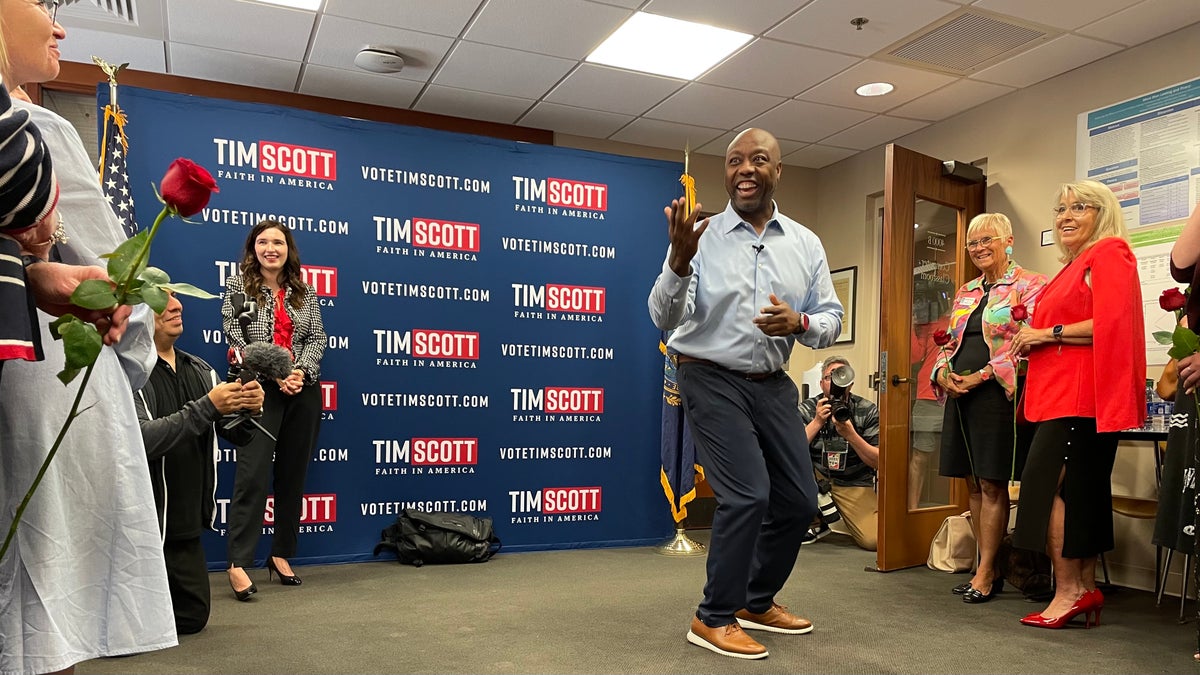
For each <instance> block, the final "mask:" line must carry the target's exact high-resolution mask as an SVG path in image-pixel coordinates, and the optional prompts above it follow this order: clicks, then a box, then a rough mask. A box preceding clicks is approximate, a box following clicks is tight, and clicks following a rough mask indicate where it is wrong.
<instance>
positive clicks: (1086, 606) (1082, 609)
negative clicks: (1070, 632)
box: [1021, 591, 1104, 628]
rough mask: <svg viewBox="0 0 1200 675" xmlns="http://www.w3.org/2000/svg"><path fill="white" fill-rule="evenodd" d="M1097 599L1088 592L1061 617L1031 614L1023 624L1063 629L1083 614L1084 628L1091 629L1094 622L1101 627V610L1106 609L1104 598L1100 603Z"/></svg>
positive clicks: (1102, 597)
mask: <svg viewBox="0 0 1200 675" xmlns="http://www.w3.org/2000/svg"><path fill="white" fill-rule="evenodd" d="M1096 597H1097V596H1096V595H1095V594H1094V593H1093V592H1092V591H1086V592H1084V594H1083V595H1081V596H1079V598H1078V599H1077V600H1075V602H1074V604H1072V605H1071V607H1070V608H1069V609H1068V610H1067V611H1066V612H1065V613H1064V614H1063V615H1062V616H1060V617H1057V618H1054V619H1050V618H1047V617H1045V616H1042V614H1041V613H1040V612H1039V613H1036V614H1030V615H1029V616H1027V617H1025V618H1024V619H1021V623H1023V624H1025V625H1026V626H1033V627H1034V628H1062V627H1063V626H1066V625H1067V623H1068V622H1069V621H1070V620H1071V619H1074V618H1075V617H1077V616H1079V615H1080V614H1082V615H1083V627H1084V628H1091V627H1092V621H1093V620H1094V621H1095V623H1096V625H1097V626H1099V625H1100V610H1102V609H1104V596H1103V595H1100V596H1099V598H1100V599H1099V601H1097V599H1096ZM1093 617H1094V619H1093Z"/></svg>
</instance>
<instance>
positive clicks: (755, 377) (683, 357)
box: [675, 354, 782, 382]
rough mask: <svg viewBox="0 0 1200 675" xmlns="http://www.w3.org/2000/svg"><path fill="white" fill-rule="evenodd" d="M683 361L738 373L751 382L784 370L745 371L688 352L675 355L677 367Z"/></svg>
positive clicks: (759, 380)
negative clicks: (699, 357)
mask: <svg viewBox="0 0 1200 675" xmlns="http://www.w3.org/2000/svg"><path fill="white" fill-rule="evenodd" d="M682 363H698V364H700V365H702V366H708V367H710V368H716V369H717V370H723V371H725V372H727V373H732V374H734V375H737V376H738V377H740V378H742V379H743V380H750V381H751V382H761V381H763V380H765V379H767V378H768V377H772V376H774V375H776V374H778V373H780V372H782V371H779V370H772V371H770V372H767V373H743V372H742V371H740V370H733V369H730V368H726V367H725V366H723V365H721V364H719V363H714V362H712V361H709V360H708V359H698V358H696V357H694V356H688V355H687V354H676V355H675V364H676V367H678V365H679V364H682Z"/></svg>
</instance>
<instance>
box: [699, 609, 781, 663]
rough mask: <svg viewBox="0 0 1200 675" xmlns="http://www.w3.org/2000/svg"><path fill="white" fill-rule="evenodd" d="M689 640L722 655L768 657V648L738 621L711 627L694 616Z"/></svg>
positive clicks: (753, 657)
mask: <svg viewBox="0 0 1200 675" xmlns="http://www.w3.org/2000/svg"><path fill="white" fill-rule="evenodd" d="M687 641H688V642H690V643H692V644H694V645H697V646H700V647H704V648H705V649H707V650H709V651H713V652H716V653H718V654H720V655H721V656H732V657H733V658H735V659H763V658H766V657H767V648H766V647H764V646H762V645H761V644H759V643H758V642H757V641H755V639H754V638H752V637H750V636H749V635H746V631H744V630H742V627H741V626H739V625H738V624H737V622H734V623H731V624H729V625H727V626H719V627H717V628H709V627H708V626H706V625H704V622H703V621H701V620H700V619H699V618H698V617H692V628H691V630H689V631H688V634H687Z"/></svg>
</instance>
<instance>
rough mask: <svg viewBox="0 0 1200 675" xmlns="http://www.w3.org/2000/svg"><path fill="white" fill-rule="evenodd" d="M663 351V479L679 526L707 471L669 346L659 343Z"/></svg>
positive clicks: (661, 475) (672, 512) (668, 499)
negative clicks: (698, 478) (698, 454)
mask: <svg viewBox="0 0 1200 675" xmlns="http://www.w3.org/2000/svg"><path fill="white" fill-rule="evenodd" d="M659 349H660V350H661V351H662V353H663V402H662V471H661V473H660V475H659V479H660V481H661V482H662V486H663V492H665V493H666V495H667V501H669V502H671V515H672V516H673V517H674V518H675V522H677V523H678V522H680V521H682V520H683V519H684V518H687V504H688V502H690V501H692V500H693V499H695V498H696V474H697V473H699V474H700V475H701V476H703V475H704V469H703V468H701V467H700V465H699V464H696V446H695V444H694V443H692V433H691V431H690V430H689V429H688V424H687V421H686V420H685V419H684V415H683V400H682V398H681V397H680V395H679V383H678V381H677V379H676V372H675V363H674V361H672V360H671V357H670V355H668V354H667V345H666V343H665V342H660V343H659Z"/></svg>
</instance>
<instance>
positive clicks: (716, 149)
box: [694, 127, 807, 157]
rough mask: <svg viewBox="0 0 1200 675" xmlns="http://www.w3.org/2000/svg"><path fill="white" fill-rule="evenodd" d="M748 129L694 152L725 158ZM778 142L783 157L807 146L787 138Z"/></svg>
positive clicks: (725, 135) (721, 136)
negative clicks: (726, 153)
mask: <svg viewBox="0 0 1200 675" xmlns="http://www.w3.org/2000/svg"><path fill="white" fill-rule="evenodd" d="M748 128H749V127H744V128H740V129H738V130H737V131H730V132H727V133H724V134H721V135H720V136H717V137H716V138H714V139H712V140H711V141H709V142H708V143H705V144H704V145H702V146H700V147H699V148H697V149H696V150H695V151H694V152H697V153H699V154H701V155H716V156H717V157H724V156H725V151H726V150H728V149H729V144H730V143H732V142H733V139H734V138H735V137H736V136H737V135H738V134H739V133H741V132H742V131H743V130H744V129H748ZM776 140H778V141H779V154H780V155H781V156H784V155H787V154H788V153H789V152H793V151H795V150H798V149H800V148H802V147H804V146H805V145H807V144H806V143H802V142H800V141H789V140H788V139H786V138H778V139H776Z"/></svg>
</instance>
